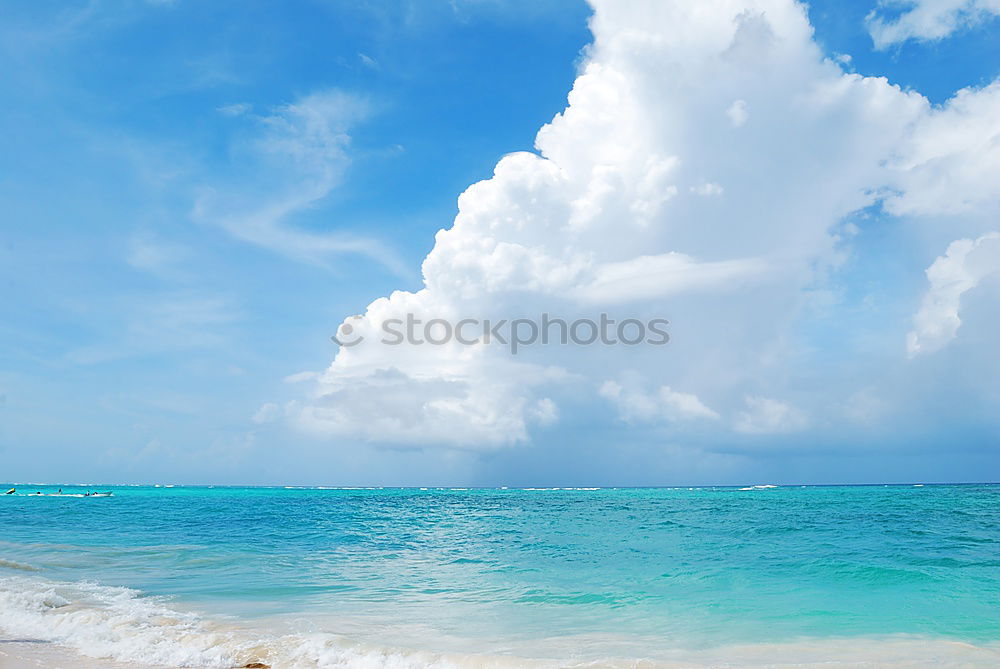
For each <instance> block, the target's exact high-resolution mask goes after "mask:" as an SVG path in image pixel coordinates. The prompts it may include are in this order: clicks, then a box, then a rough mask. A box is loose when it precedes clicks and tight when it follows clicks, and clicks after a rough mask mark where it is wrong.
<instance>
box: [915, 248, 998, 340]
mask: <svg viewBox="0 0 1000 669" xmlns="http://www.w3.org/2000/svg"><path fill="white" fill-rule="evenodd" d="M998 272H1000V233H997V232H992V233H989V234H986V235H983V236H982V237H980V238H978V239H975V240H973V239H959V240H956V241H954V242H952V243H951V244H950V245H949V246H948V250H947V251H946V252H945V254H944V255H943V256H940V257H939V258H938V259H937V260H935V261H934V264H932V265H931V266H930V267H928V268H927V281H928V282H929V283H930V287H929V288H928V290H927V294H926V295H924V299H923V302H922V303H921V305H920V310H919V311H918V312H917V314H916V316H914V318H913V330H911V331H910V333H909V334H908V335H907V337H906V351H907V353H909V355H910V357H913V356H916V355H919V354H922V353H933V352H934V351H937V350H939V349H941V348H942V347H944V346H946V345H947V344H948V342H950V341H951V340H952V339H954V338H955V335H956V334H957V333H958V328H959V327H960V326H961V325H962V319H961V318H960V317H959V310H960V308H961V304H962V295H964V294H965V293H966V292H968V291H970V290H972V289H973V288H975V287H976V286H978V285H979V284H980V282H982V281H983V279H985V278H986V277H988V276H990V275H991V274H996V273H998Z"/></svg>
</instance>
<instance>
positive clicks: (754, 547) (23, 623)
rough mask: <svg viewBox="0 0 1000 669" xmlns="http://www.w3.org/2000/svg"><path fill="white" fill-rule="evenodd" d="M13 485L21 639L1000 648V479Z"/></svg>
mask: <svg viewBox="0 0 1000 669" xmlns="http://www.w3.org/2000/svg"><path fill="white" fill-rule="evenodd" d="M10 485H13V484H8V486H7V487H9V486H10ZM16 488H17V493H16V494H13V495H6V496H3V497H2V498H0V505H2V506H0V632H2V634H3V636H4V639H5V640H7V641H11V640H20V641H32V642H51V644H54V645H59V646H64V647H66V648H68V649H71V650H73V651H74V652H77V653H80V654H81V655H83V656H89V657H97V658H110V659H114V660H117V661H119V662H124V663H126V664H127V665H128V666H170V667H176V666H191V667H236V666H243V665H246V664H248V663H251V662H260V663H263V664H267V665H270V666H272V667H275V668H277V667H366V668H372V669H375V668H378V667H394V668H395V667H399V668H404V667H405V668H411V667H412V668H414V669H415V668H418V667H440V668H445V667H456V668H459V667H536V666H537V667H651V668H652V667H708V666H714V667H721V666H725V667H744V666H747V667H750V666H753V667H757V666H760V667H763V666H823V667H832V666H850V667H862V666H864V667H872V666H879V667H881V666H898V667H914V666H928V667H930V666H934V667H947V666H955V667H959V666H961V667H979V666H982V667H997V666H1000V485H993V484H982V485H925V486H918V485H887V486H808V487H806V486H780V487H769V486H746V487H703V488H656V489H653V488H633V489H628V488H553V489H513V488H511V489H463V488H429V489H425V488H412V489H389V488H386V489H381V488H379V489H343V488H315V487H314V488H298V487H295V488H293V487H288V488H280V487H275V488H239V487H184V486H176V487H169V486H164V487H160V486H156V487H153V486H148V487H139V486H93V485H91V486H84V487H74V486H68V485H62V486H35V485H16ZM57 488H62V491H63V493H64V495H63V496H61V497H60V496H50V493H54V492H56V490H57ZM5 489H6V488H5ZM87 489H89V490H100V491H113V493H114V495H113V496H112V497H71V496H68V495H69V494H71V493H80V492H83V491H85V490H87ZM36 491H37V492H42V493H46V494H43V495H33V494H29V493H35V492H36Z"/></svg>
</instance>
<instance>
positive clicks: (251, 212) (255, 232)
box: [192, 90, 407, 276]
mask: <svg viewBox="0 0 1000 669" xmlns="http://www.w3.org/2000/svg"><path fill="white" fill-rule="evenodd" d="M219 112H220V113H222V114H224V115H226V116H230V117H234V118H237V119H248V120H249V122H250V123H251V124H252V126H253V127H252V131H251V133H250V134H249V135H248V136H244V137H242V138H240V139H237V140H235V141H234V142H233V145H232V147H231V163H232V164H231V172H230V174H229V175H227V177H226V178H223V179H220V180H219V181H220V182H219V183H213V184H212V185H209V186H205V187H203V188H202V189H201V191H200V193H199V195H198V197H197V199H196V201H195V204H194V208H193V210H192V217H193V218H194V219H195V220H196V221H198V222H201V223H208V224H212V225H217V226H219V227H221V228H222V229H224V230H226V231H227V232H228V233H229V234H231V235H232V236H234V237H236V238H237V239H241V240H243V241H245V242H248V243H251V244H255V245H257V246H260V247H263V248H266V249H269V250H271V251H274V252H275V253H279V254H281V255H284V256H286V257H289V258H291V259H294V260H297V261H302V262H308V263H312V264H317V265H323V266H328V265H329V264H330V263H331V261H332V260H333V258H335V257H337V256H340V255H344V254H356V255H361V256H366V257H368V258H371V259H373V260H375V261H377V262H379V263H380V264H382V265H383V266H385V267H386V268H388V269H390V270H391V271H393V272H395V273H396V274H398V275H401V276H405V275H406V273H407V272H406V269H405V266H404V265H403V263H402V261H401V260H400V259H399V258H398V256H397V255H396V254H395V253H394V252H393V251H392V249H390V248H389V247H388V246H387V245H386V244H384V243H383V242H381V241H380V240H377V239H375V238H373V237H368V236H364V235H361V234H357V233H353V232H345V231H343V230H326V231H312V230H304V229H302V228H300V227H298V226H296V225H295V224H294V222H293V221H292V219H293V218H294V217H295V216H296V215H297V214H301V213H303V212H306V211H307V210H309V209H311V208H314V207H316V206H317V205H318V204H319V203H320V201H321V200H323V199H324V198H325V197H327V196H328V195H330V193H331V192H333V190H334V189H335V188H336V187H337V186H338V185H340V184H341V182H342V179H343V175H344V172H345V170H346V169H347V168H348V166H349V165H350V163H351V156H350V153H349V147H350V143H351V135H350V130H351V128H352V126H353V125H354V124H356V123H358V122H360V121H361V120H363V119H364V118H365V117H366V116H367V115H368V113H369V105H368V103H367V102H366V101H365V99H363V98H362V97H359V96H356V95H351V94H349V93H345V92H343V91H338V90H325V91H320V92H315V93H312V94H309V95H306V96H304V97H302V98H299V99H298V100H296V101H294V102H291V103H288V104H285V105H281V106H279V107H277V108H275V109H274V110H272V111H271V112H270V113H268V114H264V115H254V114H252V113H251V111H250V107H249V106H248V105H246V104H243V103H240V104H234V105H228V106H224V107H221V108H219Z"/></svg>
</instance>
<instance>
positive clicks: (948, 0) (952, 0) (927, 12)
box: [867, 0, 1000, 49]
mask: <svg viewBox="0 0 1000 669" xmlns="http://www.w3.org/2000/svg"><path fill="white" fill-rule="evenodd" d="M888 8H902V9H903V11H902V12H900V13H899V14H898V15H897V16H895V17H894V18H886V16H885V11H884V10H885V9H888ZM879 10H882V11H879ZM879 10H872V12H871V13H870V14H869V15H868V18H867V23H868V31H869V33H871V36H872V40H873V41H874V42H875V47H876V48H878V49H885V48H886V47H889V46H892V45H893V44H898V43H900V42H905V41H906V40H909V39H917V40H936V39H942V38H944V37H948V36H949V35H951V34H952V33H953V32H955V31H956V30H960V29H962V28H968V27H971V26H975V25H977V24H979V23H982V22H983V21H986V20H988V19H989V18H990V17H992V16H996V15H997V14H1000V0H883V1H882V2H881V3H880V8H879Z"/></svg>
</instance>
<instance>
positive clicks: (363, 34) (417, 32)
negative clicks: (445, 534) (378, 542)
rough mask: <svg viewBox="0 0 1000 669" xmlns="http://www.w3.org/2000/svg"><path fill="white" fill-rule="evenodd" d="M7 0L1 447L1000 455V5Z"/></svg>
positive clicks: (219, 455)
mask: <svg viewBox="0 0 1000 669" xmlns="http://www.w3.org/2000/svg"><path fill="white" fill-rule="evenodd" d="M0 12H2V20H0V122H2V127H3V128H4V130H5V133H4V142H3V150H2V151H0V463H2V465H0V469H2V471H3V472H4V473H3V474H2V475H0V478H3V479H5V480H8V481H11V482H44V481H48V482H66V483H70V482H92V483H97V482H104V483H119V482H121V483H218V484H261V485H266V484H289V485H485V486H493V485H496V486H502V485H510V486H517V485H522V486H537V485H556V486H558V485H707V484H746V483H838V482H850V483H879V482H915V481H984V480H994V481H995V480H997V479H998V478H1000V385H998V383H997V379H998V378H1000V354H998V353H997V350H996V345H995V340H996V336H995V333H996V331H997V326H998V325H1000V310H998V309H997V305H998V304H1000V185H998V184H1000V79H998V77H1000V46H998V45H1000V39H998V35H1000V18H998V17H1000V4H998V3H997V2H996V0H918V1H916V2H874V1H852V2H832V1H826V0H824V1H815V2H812V3H809V5H808V6H806V5H803V4H800V3H796V2H793V1H792V0H745V1H744V0H712V1H710V2H709V1H707V0H701V1H699V2H694V1H693V0H690V1H688V0H678V1H677V2H670V3H664V2H658V1H656V0H635V1H634V2H628V3H623V2H615V1H612V0H592V2H591V3H589V4H588V3H585V2H583V0H580V1H579V2H577V1H570V0H552V1H549V2H545V1H542V2H539V1H534V2H528V1H527V0H451V1H449V2H445V1H443V0H442V1H436V0H435V1H427V2H417V1H405V0H400V1H399V2H392V3H389V2H386V3H376V2H345V1H340V0H294V1H292V0H290V1H289V2H284V3H268V2H254V1H253V0H250V1H241V2H226V1H220V2H213V3H199V2H193V1H190V0H174V1H170V0H157V1H153V0H147V1H146V2H138V1H130V2H124V1H114V0H90V1H89V2H85V1H76V2H71V1H66V2H48V1H42V2H35V3H15V4H13V5H8V6H6V7H4V8H3V9H2V10H0ZM541 314H549V315H551V316H552V317H557V318H563V319H565V320H567V321H568V322H572V321H573V320H574V319H593V320H596V319H598V318H599V316H600V315H601V314H605V315H607V316H608V317H610V318H613V319H615V320H616V321H619V322H620V321H622V320H624V319H636V320H638V321H639V322H640V323H648V322H649V321H651V320H653V319H663V320H665V321H669V326H668V328H667V329H668V330H669V342H668V343H666V344H665V345H649V344H646V343H642V344H639V345H634V346H630V345H623V344H621V343H619V344H616V345H605V344H601V343H595V344H591V345H580V344H572V343H568V344H566V345H562V344H552V343H550V344H548V345H542V344H540V343H535V344H531V345H526V346H524V347H523V348H522V349H521V350H519V351H517V352H516V353H512V351H511V349H510V347H509V346H505V345H503V344H502V343H501V342H498V341H493V342H492V343H484V342H478V343H476V344H472V345H465V344H460V343H458V342H455V341H450V342H448V343H446V344H444V345H439V346H437V345H428V344H423V345H416V344H412V343H404V344H403V345H399V346H387V345H384V344H383V343H381V342H380V341H379V333H380V332H384V328H385V324H386V322H391V321H392V319H400V320H405V319H406V318H407V317H408V316H409V317H411V318H419V319H421V320H422V321H423V322H426V321H427V320H430V319H434V318H440V319H444V320H446V321H448V322H449V323H455V322H457V321H458V320H460V319H463V318H475V319H490V320H491V321H493V322H494V323H495V322H496V321H499V320H506V321H510V320H513V319H518V318H520V319H527V320H532V321H534V320H537V319H538V318H540V317H541ZM345 326H346V330H345ZM345 334H346V335H348V336H347V338H346V339H345ZM334 336H336V339H333V338H332V337H334ZM359 336H360V337H362V339H363V340H362V341H361V342H360V343H358V344H357V345H353V344H351V342H350V341H348V344H351V345H338V342H337V339H339V341H340V342H345V341H347V340H351V341H353V339H352V337H353V338H357V337H359Z"/></svg>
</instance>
